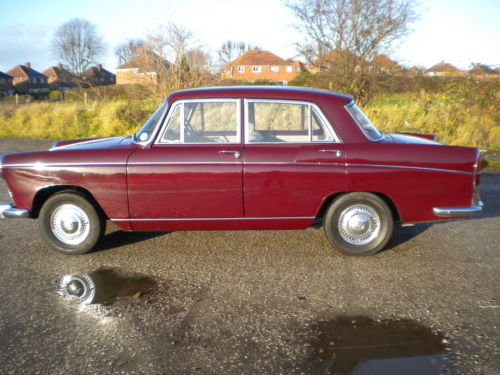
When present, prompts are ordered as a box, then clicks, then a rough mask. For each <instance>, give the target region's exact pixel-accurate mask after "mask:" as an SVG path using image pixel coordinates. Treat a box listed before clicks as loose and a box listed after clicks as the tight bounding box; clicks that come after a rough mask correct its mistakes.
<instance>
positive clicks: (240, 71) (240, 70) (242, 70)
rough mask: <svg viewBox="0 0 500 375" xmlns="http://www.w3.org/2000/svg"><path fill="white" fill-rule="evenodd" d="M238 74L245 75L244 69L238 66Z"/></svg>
mask: <svg viewBox="0 0 500 375" xmlns="http://www.w3.org/2000/svg"><path fill="white" fill-rule="evenodd" d="M238 73H245V67H244V66H241V65H240V66H238Z"/></svg>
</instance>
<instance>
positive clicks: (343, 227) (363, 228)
mask: <svg viewBox="0 0 500 375" xmlns="http://www.w3.org/2000/svg"><path fill="white" fill-rule="evenodd" d="M338 229H339V233H340V236H341V237H342V238H343V239H344V241H346V242H348V243H350V244H352V245H366V244H367V243H370V242H371V241H373V240H374V239H375V238H376V237H377V236H378V234H379V232H380V217H379V215H378V214H377V212H376V211H375V210H374V209H373V208H372V207H370V206H368V205H366V204H356V205H353V206H349V207H347V208H346V209H345V210H344V211H342V213H341V214H340V218H339V222H338Z"/></svg>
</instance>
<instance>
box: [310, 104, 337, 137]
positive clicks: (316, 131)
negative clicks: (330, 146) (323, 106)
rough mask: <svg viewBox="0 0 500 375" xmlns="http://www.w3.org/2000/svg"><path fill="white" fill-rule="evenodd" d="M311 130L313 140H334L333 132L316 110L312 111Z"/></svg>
mask: <svg viewBox="0 0 500 375" xmlns="http://www.w3.org/2000/svg"><path fill="white" fill-rule="evenodd" d="M311 132H312V141H313V142H318V141H333V137H332V135H331V133H330V132H329V131H328V130H327V128H326V126H325V124H324V123H323V121H322V120H321V118H320V116H319V114H318V113H317V112H316V110H314V109H313V110H312V111H311Z"/></svg>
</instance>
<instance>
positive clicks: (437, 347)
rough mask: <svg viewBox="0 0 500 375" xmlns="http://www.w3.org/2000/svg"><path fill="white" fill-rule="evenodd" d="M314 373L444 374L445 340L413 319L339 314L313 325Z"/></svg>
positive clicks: (357, 374) (352, 374) (354, 374)
mask: <svg viewBox="0 0 500 375" xmlns="http://www.w3.org/2000/svg"><path fill="white" fill-rule="evenodd" d="M313 329H314V331H315V332H316V333H317V335H316V337H315V338H314V339H313V340H312V342H311V344H312V347H313V349H314V353H315V354H314V359H313V367H314V371H313V373H315V374H342V375H344V374H350V375H365V374H370V375H378V374H383V375H390V374H407V375H408V374H419V375H420V374H428V375H432V374H441V372H442V371H441V370H442V367H443V365H444V364H445V362H444V358H445V350H446V345H445V344H446V342H447V341H446V340H445V339H444V337H443V336H442V335H440V334H437V333H434V332H432V330H431V329H430V328H428V327H425V326H422V325H421V324H419V323H417V322H414V321H410V320H396V321H391V320H381V321H375V320H373V319H371V318H367V317H339V318H336V319H335V320H331V321H322V322H319V323H317V324H316V325H315V326H313Z"/></svg>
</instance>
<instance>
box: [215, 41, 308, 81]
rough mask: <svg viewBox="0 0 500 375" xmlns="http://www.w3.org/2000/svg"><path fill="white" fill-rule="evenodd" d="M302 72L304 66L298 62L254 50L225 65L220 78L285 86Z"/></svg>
mask: <svg viewBox="0 0 500 375" xmlns="http://www.w3.org/2000/svg"><path fill="white" fill-rule="evenodd" d="M304 71H305V68H304V65H303V64H302V63H300V62H299V61H292V60H284V59H282V58H281V57H279V56H276V55H275V54H273V53H271V52H269V51H264V50H260V49H257V48H256V49H252V50H250V51H247V52H245V53H243V54H242V55H241V56H239V57H237V58H236V59H235V60H233V61H231V62H230V63H229V64H227V65H226V66H225V68H224V72H223V73H222V78H226V79H236V80H240V81H247V82H257V81H272V82H278V83H281V84H283V85H286V84H288V81H290V80H292V79H294V78H295V77H296V76H297V74H299V73H301V72H304Z"/></svg>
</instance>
